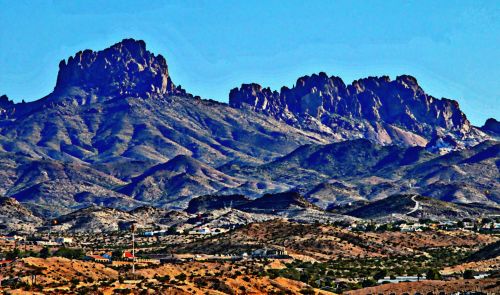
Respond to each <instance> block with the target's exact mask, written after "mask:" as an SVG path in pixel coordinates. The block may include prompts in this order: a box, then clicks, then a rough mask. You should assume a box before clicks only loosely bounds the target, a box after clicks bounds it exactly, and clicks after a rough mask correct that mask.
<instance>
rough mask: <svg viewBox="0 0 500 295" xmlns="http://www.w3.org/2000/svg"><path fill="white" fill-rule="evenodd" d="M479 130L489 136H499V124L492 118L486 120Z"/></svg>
mask: <svg viewBox="0 0 500 295" xmlns="http://www.w3.org/2000/svg"><path fill="white" fill-rule="evenodd" d="M481 130H482V131H484V132H487V133H490V134H491V133H493V134H494V135H497V136H500V122H498V121H497V120H496V119H494V118H489V119H488V120H486V122H485V123H484V125H483V127H481Z"/></svg>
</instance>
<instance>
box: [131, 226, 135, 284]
mask: <svg viewBox="0 0 500 295" xmlns="http://www.w3.org/2000/svg"><path fill="white" fill-rule="evenodd" d="M130 229H131V230H132V274H133V275H134V278H135V224H132V226H130Z"/></svg>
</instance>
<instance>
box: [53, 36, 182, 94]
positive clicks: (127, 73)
mask: <svg viewBox="0 0 500 295" xmlns="http://www.w3.org/2000/svg"><path fill="white" fill-rule="evenodd" d="M73 87H77V88H81V89H85V90H87V91H89V92H90V93H92V94H95V95H97V96H137V97H138V96H150V95H152V94H185V93H184V92H182V91H181V90H180V89H176V88H175V85H174V83H173V82H172V79H171V78H170V75H169V73H168V66H167V61H166V60H165V58H164V57H163V56H161V55H154V54H152V53H151V52H149V51H147V50H146V43H144V41H136V40H133V39H125V40H123V41H121V42H120V43H117V44H115V45H113V46H111V47H109V48H107V49H105V50H103V51H92V50H84V51H80V52H78V53H77V54H75V56H72V57H70V58H69V59H68V61H67V62H66V60H62V61H61V62H60V63H59V74H58V75H57V84H56V86H55V89H54V91H55V92H57V93H64V92H65V91H68V90H70V89H71V88H73Z"/></svg>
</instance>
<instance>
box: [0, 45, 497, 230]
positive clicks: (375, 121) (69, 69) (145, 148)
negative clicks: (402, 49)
mask: <svg viewBox="0 0 500 295" xmlns="http://www.w3.org/2000/svg"><path fill="white" fill-rule="evenodd" d="M173 81H174V80H173V79H172V77H171V76H170V74H169V71H168V66H167V62H166V59H165V58H164V57H163V56H161V55H155V54H153V53H151V52H149V51H148V50H147V49H146V44H145V42H143V41H137V40H133V39H125V40H123V41H121V42H119V43H117V44H115V45H113V46H111V47H109V48H107V49H104V50H102V51H92V50H84V51H81V52H78V53H76V54H75V55H74V56H72V57H70V58H69V59H68V60H63V61H61V62H60V64H59V73H58V77H57V82H56V85H55V87H54V91H53V92H52V93H50V94H48V95H47V96H45V97H43V98H41V99H38V100H35V101H33V102H22V103H14V102H13V101H12V100H10V99H9V98H8V97H7V96H6V95H3V96H1V97H0V195H3V196H5V197H11V198H14V199H15V200H17V202H20V203H21V204H22V205H23V206H24V207H23V208H25V209H26V210H29V211H30V214H32V215H33V217H32V219H33V220H35V221H36V222H37V223H39V222H40V221H39V220H38V219H37V218H56V217H60V216H63V215H66V214H71V212H73V211H75V210H81V209H83V208H87V207H89V206H90V207H91V208H94V206H96V205H97V206H99V207H103V208H108V209H109V210H111V209H110V208H113V210H114V209H116V210H124V211H127V212H128V211H130V210H133V209H135V208H143V207H144V206H154V207H157V208H164V209H176V210H182V209H186V208H188V206H189V204H190V201H191V200H192V199H194V198H196V197H199V196H205V195H211V196H218V197H224V196H231V195H233V196H234V195H239V196H241V197H242V198H245V199H248V200H249V201H248V202H244V203H245V204H252V206H257V205H258V206H263V205H262V204H260V203H251V202H253V201H252V200H253V199H256V198H258V200H260V201H259V202H264V200H265V198H264V197H263V198H264V199H262V198H260V197H262V196H264V195H266V194H278V193H283V192H289V191H292V192H294V193H297V194H299V195H300V198H302V197H303V200H304V201H306V202H307V204H309V205H310V206H311V207H310V208H314V210H320V211H321V210H328V209H330V208H332V207H335V206H338V205H342V204H346V203H352V202H359V201H363V202H372V201H378V200H382V199H384V198H387V197H389V196H392V195H397V194H401V193H404V194H419V195H423V196H429V197H433V198H435V199H439V200H442V201H447V202H455V203H469V204H470V203H481V204H483V205H485V206H490V207H498V206H499V204H500V185H499V166H500V143H499V142H498V138H499V136H500V127H499V123H498V121H496V120H495V119H489V120H488V121H487V122H486V123H485V125H484V126H482V127H476V126H473V125H472V124H471V123H470V122H469V120H468V119H467V117H466V115H465V114H464V113H463V112H462V111H461V110H460V107H459V105H458V103H457V102H456V101H454V100H450V99H445V98H442V99H438V98H435V97H433V96H431V95H429V94H427V93H426V92H425V91H424V90H423V89H422V88H421V87H420V86H419V85H418V83H417V80H416V79H415V78H414V77H411V76H408V75H402V76H399V77H397V78H396V79H395V80H391V79H390V78H389V77H387V76H383V77H368V78H364V79H359V80H356V81H354V82H352V83H351V84H349V85H346V84H345V83H344V82H343V81H342V80H341V79H340V78H339V77H335V76H328V75H327V74H325V73H319V74H313V75H311V76H304V77H301V78H299V79H298V80H297V81H296V83H295V85H294V86H293V87H291V88H288V87H282V88H281V90H280V91H273V90H271V89H269V88H263V87H262V86H260V85H258V84H255V83H250V84H243V85H241V87H239V88H234V89H233V90H231V91H230V92H229V103H228V104H226V103H221V102H217V101H213V100H205V99H202V98H200V97H198V96H194V95H192V94H190V93H189V92H187V91H186V90H184V89H182V88H181V87H180V86H176V84H174V82H173ZM299 200H302V199H295V201H294V202H298V203H300V202H301V201H299ZM240 201H241V200H240ZM9 202H10V201H9ZM249 202H250V203H249ZM9 204H10V203H9ZM245 204H243V203H241V204H240V206H243V207H239V208H236V207H235V210H243V211H245V210H246V211H247V212H252V210H250V209H249V208H245V207H244V206H245ZM259 204H260V205H259ZM11 205H12V204H11ZM309 205H308V206H309ZM258 206H257V207H258ZM11 207H12V206H11ZM14 207H15V206H14ZM306 207H307V206H306ZM259 208H260V207H259ZM219 209H220V208H219ZM244 209H245V210H244ZM260 209H262V208H260ZM260 209H259V210H260ZM268 209H269V208H268ZM271 209H272V208H271ZM277 209H279V208H277ZM89 210H90V209H89ZM77 212H80V213H81V212H82V211H77ZM127 214H128V213H127ZM245 214H246V213H245ZM26 215H27V216H28V215H29V214H26ZM30 218H31V217H30Z"/></svg>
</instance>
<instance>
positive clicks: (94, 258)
mask: <svg viewBox="0 0 500 295" xmlns="http://www.w3.org/2000/svg"><path fill="white" fill-rule="evenodd" d="M83 260H89V261H94V262H99V263H110V262H111V260H109V259H108V258H106V257H103V256H101V255H87V256H85V257H84V258H83Z"/></svg>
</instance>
